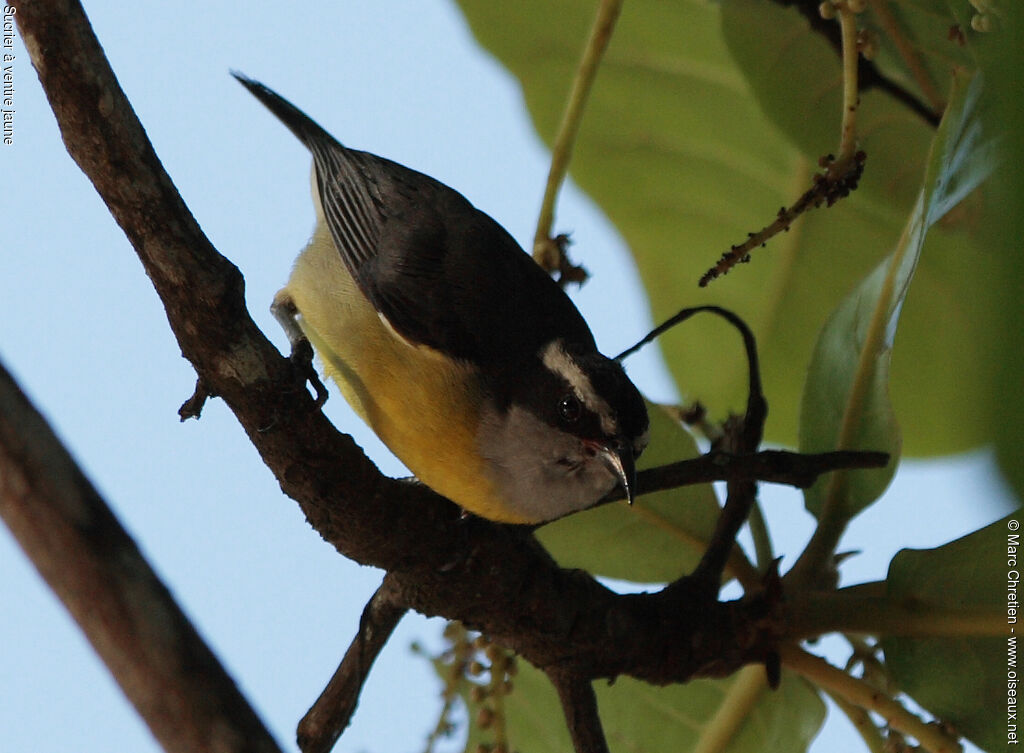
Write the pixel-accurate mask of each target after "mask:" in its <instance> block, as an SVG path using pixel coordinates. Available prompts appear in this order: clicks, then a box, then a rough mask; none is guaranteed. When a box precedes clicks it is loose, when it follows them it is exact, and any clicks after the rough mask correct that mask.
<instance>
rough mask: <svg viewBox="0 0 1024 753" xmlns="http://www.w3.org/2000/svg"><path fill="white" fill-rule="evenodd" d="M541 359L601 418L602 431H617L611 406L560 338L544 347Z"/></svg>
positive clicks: (608, 432)
mask: <svg viewBox="0 0 1024 753" xmlns="http://www.w3.org/2000/svg"><path fill="white" fill-rule="evenodd" d="M541 360H542V361H543V362H544V366H546V367H547V369H548V371H550V372H552V373H553V374H557V375H558V376H560V377H562V379H564V380H565V381H566V382H568V383H569V386H570V387H571V388H572V391H573V392H574V393H575V394H576V397H577V398H579V401H580V402H581V403H583V405H585V406H586V407H587V408H588V409H589V410H591V411H593V412H594V413H595V414H597V416H598V418H600V419H601V430H602V431H604V432H605V433H606V434H608V435H609V436H615V435H617V434H618V433H619V427H618V424H617V422H616V420H615V416H614V414H613V413H612V409H611V406H609V405H608V403H607V401H606V400H605V399H604V398H603V397H601V396H600V395H598V394H597V390H595V389H594V385H593V383H592V382H591V381H590V377H589V376H587V374H586V373H585V372H584V371H583V369H581V368H580V367H579V364H578V363H576V361H574V360H573V358H572V356H570V355H569V354H568V353H566V352H565V347H564V345H563V343H562V341H561V340H554V341H553V342H551V343H549V344H548V345H547V346H546V347H545V348H544V351H543V353H541Z"/></svg>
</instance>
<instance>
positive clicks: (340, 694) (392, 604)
mask: <svg viewBox="0 0 1024 753" xmlns="http://www.w3.org/2000/svg"><path fill="white" fill-rule="evenodd" d="M407 611H408V610H407V609H406V608H405V607H404V606H402V605H401V604H400V603H399V602H398V601H397V600H396V596H395V591H394V589H393V588H392V586H391V576H388V575H386V576H384V582H383V583H381V585H380V588H378V589H377V590H376V591H375V592H374V594H373V597H372V598H371V599H370V601H369V602H367V604H366V606H365V607H364V608H363V614H362V616H361V617H360V618H359V632H358V633H357V634H356V637H355V638H353V639H352V644H351V645H350V646H349V647H348V651H346V652H345V656H344V657H343V658H342V660H341V664H339V665H338V669H337V670H335V672H334V675H333V676H332V677H331V679H330V681H329V682H328V683H327V687H326V688H324V692H323V693H321V694H320V697H319V698H317V699H316V703H314V704H313V706H312V708H310V710H309V711H307V712H306V715H305V716H304V717H302V721H301V722H299V728H298V734H297V737H298V743H299V749H300V750H301V751H302V753H329V752H330V750H331V749H332V748H333V747H334V744H335V743H336V742H337V741H338V738H339V737H341V733H342V732H343V731H344V730H345V728H346V727H347V726H348V724H349V722H350V721H351V719H352V714H353V713H355V710H356V704H357V703H358V702H359V694H360V692H362V689H363V685H364V684H365V683H366V678H367V677H369V675H370V668H371V667H372V666H373V662H374V661H375V660H376V659H377V656H378V655H379V654H380V652H381V649H383V648H384V644H386V643H387V642H388V639H389V638H391V633H393V632H394V630H395V628H396V627H398V623H399V622H400V621H401V619H402V617H403V616H404V615H405V613H406V612H407Z"/></svg>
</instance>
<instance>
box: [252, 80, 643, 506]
mask: <svg viewBox="0 0 1024 753" xmlns="http://www.w3.org/2000/svg"><path fill="white" fill-rule="evenodd" d="M234 75H235V77H236V78H237V79H238V80H239V81H240V82H241V83H242V84H243V85H244V86H245V87H246V88H247V89H248V90H249V91H250V92H252V94H253V95H255V96H256V98H257V99H259V100H260V102H262V103H263V104H264V105H266V106H267V107H268V108H269V109H270V111H271V112H272V113H274V115H276V116H277V117H278V118H279V119H280V120H281V121H282V122H283V123H284V124H285V125H286V126H288V128H289V129H290V130H291V131H292V133H294V134H295V135H296V136H297V137H298V138H299V140H300V141H301V142H302V143H303V144H304V145H305V146H306V148H307V149H309V151H310V152H312V154H313V177H312V183H313V202H314V204H315V205H316V227H315V229H314V231H313V237H312V239H311V240H310V241H309V244H308V245H307V246H306V248H305V249H304V250H303V251H302V253H301V255H300V256H299V258H298V259H297V260H296V262H295V267H294V269H293V270H292V274H291V278H290V279H289V281H288V284H287V285H286V286H285V287H284V288H283V289H282V290H281V291H280V292H279V293H278V294H277V296H276V297H275V299H274V305H273V307H272V308H273V311H274V314H275V316H276V317H277V318H278V320H279V321H280V322H281V324H282V326H284V328H285V331H286V332H287V333H288V336H289V340H290V341H291V343H292V346H293V348H294V347H295V346H296V344H298V343H300V342H302V340H303V339H308V340H309V342H310V343H312V345H313V347H314V349H315V350H316V352H317V354H318V355H319V356H320V358H321V359H322V360H323V363H324V369H325V371H326V373H327V374H328V375H329V376H331V377H333V378H334V379H335V381H336V382H337V383H338V385H339V386H340V387H341V391H342V393H343V394H344V395H345V398H346V399H347V400H348V402H349V403H350V404H351V405H352V407H353V408H354V409H355V411H356V412H357V413H359V415H360V416H362V418H363V419H364V420H365V421H366V422H367V423H368V424H369V425H370V427H371V428H372V429H373V430H374V431H375V432H376V433H377V436H379V437H380V438H381V440H382V441H383V442H384V443H385V444H386V445H387V446H388V447H389V448H390V449H391V451H392V452H394V453H395V455H397V456H398V458H399V459H400V460H402V462H404V463H405V464H406V466H408V468H409V469H410V470H411V471H412V472H413V473H414V474H415V475H416V477H417V478H419V480H420V481H422V482H423V483H424V484H426V485H427V486H429V487H431V488H432V489H433V490H434V491H436V492H438V493H439V494H442V495H444V496H445V497H448V498H449V499H451V500H452V501H453V502H456V503H457V504H459V505H461V506H462V507H463V508H464V509H465V510H468V511H469V512H472V513H475V514H476V515H480V516H481V517H484V518H489V519H491V520H495V521H501V522H508V523H541V522H544V521H548V520H553V519H555V518H559V517H561V516H563V515H567V514H569V513H571V512H575V511H577V510H582V509H584V508H587V507H590V506H591V505H593V504H594V503H596V502H597V501H598V500H599V499H601V497H603V496H604V495H605V494H607V493H608V492H609V491H611V490H612V489H613V488H614V487H615V485H616V484H621V485H622V487H623V489H624V490H625V492H626V495H627V497H628V498H629V500H630V501H632V497H633V493H634V489H635V475H636V471H635V466H634V459H635V458H636V457H637V455H639V454H640V452H642V451H643V449H644V447H645V446H646V444H647V435H648V431H647V430H648V421H647V409H646V407H645V406H644V402H643V399H642V398H641V397H640V393H639V392H638V391H637V389H636V387H635V386H634V385H633V383H632V382H631V381H630V380H629V378H628V377H627V376H626V374H625V372H624V371H623V370H622V367H621V366H620V365H619V363H618V362H617V361H614V360H612V359H610V358H606V357H605V356H603V355H601V354H600V353H599V352H598V351H597V346H596V344H595V343H594V337H593V335H592V334H591V332H590V329H589V328H588V327H587V324H586V322H585V321H584V320H583V317H582V316H581V315H580V313H579V311H577V310H576V307H575V306H574V305H573V303H572V302H571V301H570V300H569V298H568V296H566V295H565V293H564V292H563V291H562V290H561V288H559V287H558V285H557V284H556V283H555V282H554V281H553V280H552V279H551V278H550V277H549V276H548V275H547V274H545V273H544V272H543V271H542V270H541V268H540V267H539V266H537V264H535V263H534V261H533V260H532V259H531V258H530V257H529V256H528V255H527V254H526V253H525V252H523V250H522V249H521V248H520V247H519V245H518V244H517V243H516V242H515V240H513V239H512V236H510V235H509V234H508V233H507V232H506V231H505V230H504V229H503V228H502V227H501V226H500V225H498V224H497V223H496V222H495V221H494V220H492V219H491V218H490V217H488V216H487V215H486V214H484V213H483V212H481V211H480V210H478V209H476V208H475V207H473V205H472V204H470V203H469V202H468V201H467V200H466V199H465V198H464V197H463V196H462V195H461V194H459V193H458V192H456V191H454V190H452V189H451V188H448V187H447V186H445V185H443V184H441V183H439V182H438V181H436V180H434V179H433V178H429V177H427V176H426V175H423V174H421V173H418V172H416V171H414V170H410V169H408V168H406V167H402V166H401V165H398V164H396V163H394V162H391V161H390V160H387V159H383V158H381V157H377V156H374V155H372V154H368V153H366V152H361V151H357V150H355V149H348V148H346V147H344V146H342V145H341V144H339V143H338V142H337V141H336V140H335V139H334V138H333V137H332V136H331V135H330V134H328V133H327V132H326V131H325V130H324V129H322V128H321V127H320V126H319V125H317V124H316V123H315V122H313V121H312V120H311V119H310V118H309V117H308V116H306V115H305V114H304V113H303V112H302V111H300V110H298V109H297V108H296V107H295V106H294V105H292V104H291V103H290V102H288V101H287V100H285V99H283V98H282V97H280V96H279V95H278V94H276V93H275V92H273V91H271V90H270V89H268V88H267V87H265V86H263V85H262V84H260V83H258V82H256V81H253V80H251V79H249V78H246V77H245V76H242V75H239V74H237V73H236V74H234Z"/></svg>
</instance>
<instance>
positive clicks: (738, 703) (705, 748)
mask: <svg viewBox="0 0 1024 753" xmlns="http://www.w3.org/2000/svg"><path fill="white" fill-rule="evenodd" d="M767 690H768V679H767V675H766V674H765V671H764V667H763V666H762V665H760V664H752V665H748V666H746V667H743V669H741V670H740V671H739V672H737V673H736V677H735V678H734V679H733V682H732V684H731V685H730V686H729V690H728V691H727V692H726V694H725V697H724V698H722V702H721V703H719V704H718V710H717V711H716V712H715V713H714V715H713V716H712V717H711V718H710V719H708V721H707V724H705V725H704V726H703V727H702V728H701V732H700V737H699V738H698V739H697V742H696V743H695V744H694V746H693V749H692V750H693V753H725V751H728V750H729V743H730V742H732V740H733V739H734V738H735V737H736V734H737V733H738V732H739V731H740V730H741V729H742V728H743V725H744V724H746V723H747V721H748V720H749V718H750V712H751V711H753V709H754V706H755V705H757V702H758V701H760V700H761V697H762V696H763V695H764V694H765V692H767Z"/></svg>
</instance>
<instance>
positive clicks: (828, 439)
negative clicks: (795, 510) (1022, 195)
mask: <svg viewBox="0 0 1024 753" xmlns="http://www.w3.org/2000/svg"><path fill="white" fill-rule="evenodd" d="M956 82H957V85H956V86H955V87H954V90H953V92H952V95H951V99H950V103H949V106H948V109H947V111H946V115H945V117H944V118H943V120H942V124H941V125H940V127H939V129H938V131H937V133H936V135H935V140H934V142H933V144H932V149H931V154H930V157H929V160H928V163H927V167H926V170H925V175H924V180H923V184H922V189H921V193H920V195H919V198H918V201H917V204H916V206H915V208H914V211H913V213H912V214H911V216H910V219H909V221H908V223H907V227H906V229H905V230H904V232H903V235H902V236H901V238H900V241H899V243H898V244H897V246H896V248H895V250H894V251H893V252H892V254H891V255H890V256H889V257H888V258H886V259H885V260H884V261H883V262H882V263H881V264H880V265H879V266H878V267H876V268H875V270H874V271H873V272H872V273H871V274H870V275H868V276H867V278H865V280H864V281H863V282H862V283H861V284H860V285H858V286H857V288H856V289H854V290H853V292H852V293H850V294H849V295H847V296H846V298H844V299H843V301H842V302H841V303H840V305H839V307H838V308H837V309H836V311H835V313H834V314H833V315H832V316H831V317H830V318H829V320H828V322H827V323H826V324H825V327H824V328H823V330H822V332H821V335H820V337H819V338H818V344H817V346H816V347H815V351H814V355H813V357H812V359H811V365H810V369H809V371H808V374H807V381H806V383H805V387H804V397H803V404H802V407H801V424H800V449H801V451H803V452H824V451H827V450H834V449H845V450H855V449H860V450H885V451H887V452H889V453H891V454H892V456H893V457H892V461H891V462H890V463H889V465H888V466H887V467H886V468H884V469H878V470H871V471H856V472H844V473H834V474H831V475H829V476H828V477H825V478H822V479H821V480H819V482H818V483H816V484H815V485H814V486H813V487H811V488H810V489H808V490H807V491H806V492H805V500H806V504H807V508H808V509H809V510H810V511H811V512H812V513H814V514H815V515H820V514H821V513H822V510H823V509H824V508H825V507H826V506H831V507H832V508H833V509H834V510H835V511H839V515H840V517H842V518H850V517H852V516H853V515H855V514H857V513H858V512H860V511H861V510H862V509H863V508H864V507H866V506H867V505H869V504H870V503H871V502H873V501H874V500H875V499H877V498H878V497H879V496H880V495H881V493H882V491H884V489H885V487H886V486H887V485H888V483H889V481H890V480H891V479H892V474H893V472H894V469H895V463H896V458H897V455H898V453H899V447H900V433H899V427H898V426H897V424H896V418H895V414H894V411H893V407H892V404H891V403H890V400H889V362H890V358H891V354H892V347H893V341H894V338H895V336H896V328H897V324H898V322H899V318H900V311H901V309H902V307H903V303H904V300H905V298H906V296H907V292H908V290H909V287H910V282H911V280H912V278H913V276H914V271H915V269H916V268H917V265H918V260H919V259H920V256H921V249H922V247H923V246H924V240H925V235H926V233H927V232H928V229H929V228H930V227H931V226H932V225H933V224H934V223H935V222H937V221H938V220H939V219H941V218H942V216H943V215H944V214H945V213H946V212H948V211H949V209H951V208H952V207H953V206H954V205H956V204H957V203H959V202H960V201H961V200H962V199H963V197H964V196H966V195H967V194H968V193H970V192H971V191H972V190H974V188H976V187H977V186H978V185H979V184H980V183H981V182H982V181H984V179H985V178H986V177H987V176H988V174H989V173H990V172H991V170H992V167H993V162H994V158H993V143H992V141H991V138H989V137H987V135H986V134H985V133H984V132H983V130H982V126H981V121H980V119H979V110H978V103H979V98H980V92H981V76H975V77H973V78H972V77H971V76H968V75H966V74H964V75H962V76H961V77H958V78H957V79H956ZM921 381H927V380H921Z"/></svg>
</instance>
